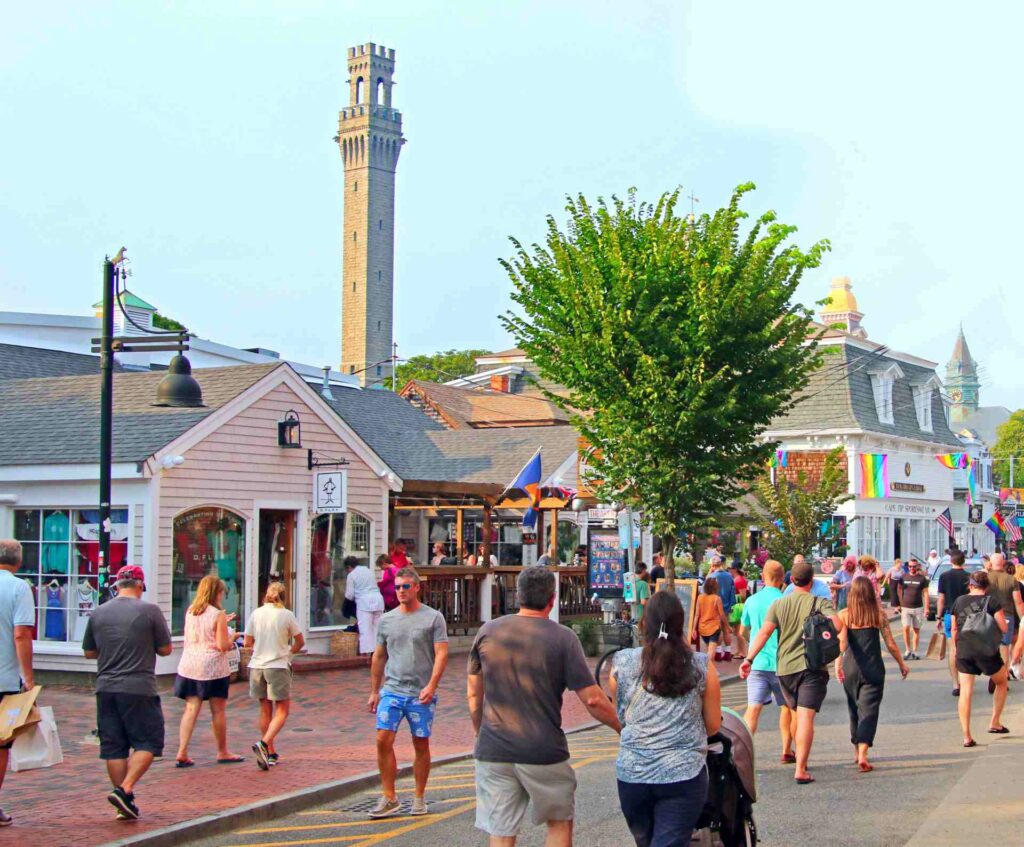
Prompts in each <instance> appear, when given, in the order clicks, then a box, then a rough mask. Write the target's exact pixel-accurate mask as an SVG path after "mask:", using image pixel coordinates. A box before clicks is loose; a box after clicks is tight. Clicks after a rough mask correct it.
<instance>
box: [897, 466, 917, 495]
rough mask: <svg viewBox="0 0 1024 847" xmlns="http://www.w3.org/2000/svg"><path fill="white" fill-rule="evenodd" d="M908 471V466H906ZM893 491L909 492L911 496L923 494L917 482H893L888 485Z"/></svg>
mask: <svg viewBox="0 0 1024 847" xmlns="http://www.w3.org/2000/svg"><path fill="white" fill-rule="evenodd" d="M907 469H908V470H909V469H910V465H907ZM889 488H891V489H892V490H893V491H904V492H911V493H913V494H924V486H923V485H921V484H920V483H917V482H893V483H891V484H890V485H889Z"/></svg>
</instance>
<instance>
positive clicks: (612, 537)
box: [587, 529, 626, 597]
mask: <svg viewBox="0 0 1024 847" xmlns="http://www.w3.org/2000/svg"><path fill="white" fill-rule="evenodd" d="M587 544H588V546H589V550H588V552H587V566H588V569H587V576H588V584H589V586H590V591H591V592H594V593H596V594H598V595H600V596H602V597H621V596H622V575H623V573H625V571H626V551H625V550H623V549H622V548H621V547H620V546H619V532H618V530H617V529H611V530H603V529H591V530H590V532H589V533H588V535H587Z"/></svg>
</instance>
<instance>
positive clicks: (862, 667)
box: [836, 576, 910, 773]
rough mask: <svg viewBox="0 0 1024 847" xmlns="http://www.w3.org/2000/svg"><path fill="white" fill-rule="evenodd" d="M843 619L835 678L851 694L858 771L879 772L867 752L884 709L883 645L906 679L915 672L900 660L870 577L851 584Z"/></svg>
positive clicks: (849, 703) (852, 736)
mask: <svg viewBox="0 0 1024 847" xmlns="http://www.w3.org/2000/svg"><path fill="white" fill-rule="evenodd" d="M839 617H840V619H841V620H842V621H843V623H844V624H846V626H845V627H843V628H842V629H841V630H840V631H839V650H840V653H839V658H837V659H836V678H837V679H838V680H839V681H840V682H841V683H842V684H843V689H844V690H845V691H846V706H847V708H848V709H849V711H850V743H851V744H853V747H854V751H855V754H856V761H857V767H858V768H859V769H860V771H861V773H870V772H871V771H873V770H874V769H875V767H874V765H872V764H871V763H870V762H869V761H868V750H869V749H870V748H871V745H872V744H874V743H875V730H876V729H877V728H878V710H879V708H880V707H881V705H882V692H883V690H884V688H885V665H884V664H883V663H882V647H881V642H882V641H885V646H886V648H887V649H888V650H889V653H890V654H891V655H892V657H893V658H894V659H895V660H896V664H897V665H899V666H900V673H901V674H903V678H904V679H906V678H907V674H908V673H910V669H909V668H908V667H907V663H906V662H905V661H903V657H902V656H901V655H900V650H899V647H897V646H896V641H895V639H894V638H893V637H892V632H890V631H889V621H888V619H887V618H886V616H885V614H884V613H883V612H882V606H881V604H880V603H879V601H878V596H877V595H876V594H875V589H874V586H873V585H872V584H871V580H869V579H868V578H867V577H864V576H858V577H855V578H854V580H853V582H852V583H850V592H849V594H848V595H847V598H846V608H845V609H843V610H842V611H841V612H840V613H839Z"/></svg>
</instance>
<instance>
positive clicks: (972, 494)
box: [964, 458, 978, 506]
mask: <svg viewBox="0 0 1024 847" xmlns="http://www.w3.org/2000/svg"><path fill="white" fill-rule="evenodd" d="M977 499H978V480H977V478H976V477H975V475H974V462H972V461H971V460H970V458H968V459H967V491H966V492H965V493H964V500H965V502H966V503H967V505H968V506H970V505H972V504H973V503H974V501H975V500H977Z"/></svg>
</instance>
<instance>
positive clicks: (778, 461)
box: [768, 450, 789, 468]
mask: <svg viewBox="0 0 1024 847" xmlns="http://www.w3.org/2000/svg"><path fill="white" fill-rule="evenodd" d="M768 466H769V467H771V468H786V467H789V453H788V452H787V451H785V450H776V451H775V455H774V456H772V457H771V459H769V460H768Z"/></svg>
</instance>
